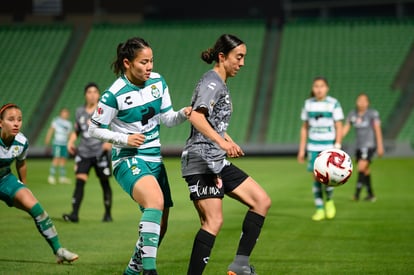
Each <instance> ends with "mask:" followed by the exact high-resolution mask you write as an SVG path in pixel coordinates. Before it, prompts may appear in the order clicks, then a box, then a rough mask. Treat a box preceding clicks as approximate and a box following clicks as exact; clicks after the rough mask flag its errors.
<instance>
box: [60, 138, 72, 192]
mask: <svg viewBox="0 0 414 275" xmlns="http://www.w3.org/2000/svg"><path fill="white" fill-rule="evenodd" d="M67 158H68V149H67V148H66V146H60V155H59V158H58V165H59V183H64V184H70V180H69V179H68V178H67V176H66V160H67Z"/></svg>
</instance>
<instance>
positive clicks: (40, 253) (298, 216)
mask: <svg viewBox="0 0 414 275" xmlns="http://www.w3.org/2000/svg"><path fill="white" fill-rule="evenodd" d="M233 162H234V163H235V164H237V165H238V166H239V167H241V168H242V169H244V170H245V171H247V172H248V173H249V174H250V175H251V176H253V178H255V179H256V181H258V182H259V183H260V184H261V185H262V186H263V187H264V188H265V189H266V190H267V191H268V193H269V194H270V196H271V197H272V202H273V204H272V207H271V209H270V212H269V214H268V217H267V218H266V221H265V225H264V227H263V230H262V234H261V235H260V238H259V240H258V243H257V245H256V247H255V250H254V251H253V254H252V255H251V263H252V264H253V265H254V266H255V267H256V271H257V273H258V274H260V275H273V274H413V273H414V261H413V259H414V199H413V194H414V184H413V176H414V172H413V167H414V159H408V158H405V159H394V158H392V159H391V158H384V159H375V160H374V162H373V164H372V180H373V186H374V190H375V191H376V195H377V198H378V200H377V202H375V203H369V202H364V201H360V202H352V201H350V198H351V196H352V193H353V190H354V187H355V181H356V174H357V173H354V174H353V175H352V177H351V179H350V180H349V182H348V183H346V184H345V185H343V186H340V187H337V188H336V189H335V194H334V196H335V197H334V198H335V202H336V206H337V216H336V218H335V219H334V220H331V221H322V222H313V221H312V220H311V215H312V214H313V211H314V206H313V196H312V192H311V177H310V174H309V173H308V172H306V169H305V165H302V164H298V163H297V162H296V159H295V158H289V157H286V158H272V157H263V158H257V157H244V158H242V159H237V160H234V161H233ZM49 163H50V160H38V159H30V160H28V184H29V186H30V188H31V190H32V191H33V192H34V194H35V196H36V197H37V198H38V199H39V200H40V202H41V203H42V205H43V206H44V208H45V209H46V210H47V212H48V213H49V215H50V216H51V217H52V219H53V221H54V224H55V226H56V228H57V230H58V233H59V236H60V239H61V242H62V244H63V246H64V247H67V248H69V249H71V250H73V251H75V252H77V253H78V254H79V255H80V258H79V260H78V261H76V262H74V263H73V264H70V265H69V264H65V265H58V264H56V263H55V259H54V256H53V255H52V253H51V250H50V248H49V247H48V245H47V244H46V242H45V241H44V240H43V238H42V237H41V236H40V235H39V233H38V232H37V230H36V228H35V226H34V224H33V221H32V220H31V218H30V217H29V216H28V214H26V213H25V212H23V211H20V210H16V209H15V208H8V207H7V206H6V205H5V204H4V203H1V206H0V220H1V223H0V274H82V275H83V274H122V271H123V269H124V268H125V265H126V264H127V262H128V260H129V257H130V255H131V253H132V250H133V247H134V245H135V242H136V239H137V231H138V230H137V225H138V221H139V217H140V215H141V213H140V211H139V209H138V207H137V206H136V204H134V203H133V202H132V200H131V199H130V198H129V197H128V196H127V195H126V193H124V192H123V191H122V190H121V188H120V187H119V186H118V184H117V183H116V182H115V180H114V179H113V178H112V179H111V186H112V190H113V193H114V202H113V218H114V221H113V222H112V223H102V222H101V218H102V215H103V203H102V191H101V189H100V186H99V184H98V182H97V179H96V176H95V174H94V173H93V172H92V173H91V176H90V180H89V182H88V183H87V185H86V189H85V196H84V201H83V204H82V206H81V211H80V222H79V223H78V224H71V223H65V222H64V221H63V220H62V218H61V215H62V213H64V212H68V211H70V201H71V196H72V192H73V188H74V184H70V185H61V184H57V185H55V186H53V185H49V184H48V183H47V182H46V178H47V173H48V168H49ZM165 163H166V167H167V169H168V172H169V178H170V183H171V187H172V193H173V198H174V203H175V205H174V207H173V208H172V209H171V214H170V223H169V229H168V232H167V235H166V237H165V239H164V241H163V243H162V245H161V247H160V249H159V254H158V271H159V274H162V275H183V274H186V270H187V264H188V258H189V255H190V252H191V247H192V243H193V237H194V235H195V233H196V231H197V230H198V228H199V222H198V218H197V216H196V212H195V210H194V208H193V206H192V203H191V202H190V201H189V199H188V191H187V188H186V184H185V182H184V181H183V180H182V179H181V177H180V161H179V159H178V158H166V159H165ZM72 169H73V162H72V161H70V162H69V163H68V172H69V175H70V176H71V177H72V178H73V172H72V171H73V170H72ZM364 195H365V194H362V196H364ZM245 212H246V208H245V206H243V205H241V204H240V203H237V202H235V201H233V200H231V199H229V198H227V197H226V198H225V199H224V215H225V222H224V225H223V227H222V230H221V232H220V234H219V235H218V237H217V239H216V243H215V247H214V248H213V251H212V254H211V257H210V262H209V264H208V265H207V267H206V269H205V274H206V275H209V274H211V275H216V274H223V275H224V274H225V272H226V267H227V265H228V264H229V263H230V262H231V260H232V258H233V256H234V253H235V250H236V246H237V242H238V239H239V236H240V228H241V222H242V219H243V217H244V214H245Z"/></svg>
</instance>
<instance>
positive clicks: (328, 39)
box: [267, 19, 414, 143]
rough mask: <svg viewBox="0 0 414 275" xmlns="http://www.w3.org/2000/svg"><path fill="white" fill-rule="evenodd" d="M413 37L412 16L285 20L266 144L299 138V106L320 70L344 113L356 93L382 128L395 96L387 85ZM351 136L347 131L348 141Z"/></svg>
mask: <svg viewBox="0 0 414 275" xmlns="http://www.w3.org/2000/svg"><path fill="white" fill-rule="evenodd" d="M413 41H414V23H413V21H399V20H379V19H366V20H335V21H328V22H317V21H299V22H291V23H287V24H286V25H285V26H284V29H283V39H282V46H281V52H280V59H279V63H278V70H277V72H278V74H277V78H276V85H275V87H274V96H273V104H272V110H271V115H270V117H271V119H272V121H271V122H270V124H269V131H268V132H267V142H268V143H297V142H298V141H299V128H300V124H301V122H300V110H301V107H302V104H303V101H304V99H305V98H306V97H308V96H309V93H310V88H311V85H312V78H313V77H314V76H318V75H324V76H326V77H327V78H328V80H329V81H330V95H332V96H334V97H336V98H338V99H339V100H340V102H341V104H342V107H343V109H344V112H345V115H346V113H347V112H348V111H350V110H351V109H352V108H353V106H354V101H355V97H356V95H357V94H358V93H360V92H365V93H367V94H368V95H369V96H370V98H371V103H372V106H373V107H375V108H377V109H378V110H379V111H380V113H381V118H382V120H383V127H386V126H387V118H388V117H389V115H390V113H391V112H392V111H393V108H394V103H395V102H396V100H397V98H398V97H399V93H398V91H393V90H392V89H391V84H392V82H393V79H394V77H395V74H396V73H397V72H398V69H399V66H400V64H401V63H402V62H403V61H404V58H405V56H406V55H407V53H408V51H409V49H410V47H411V44H412V43H413ZM350 139H352V134H351V135H350V136H349V137H348V139H347V140H348V141H349V140H350Z"/></svg>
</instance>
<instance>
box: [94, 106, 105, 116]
mask: <svg viewBox="0 0 414 275" xmlns="http://www.w3.org/2000/svg"><path fill="white" fill-rule="evenodd" d="M96 113H97V114H98V115H102V114H103V113H104V110H103V109H102V108H101V107H98V109H96Z"/></svg>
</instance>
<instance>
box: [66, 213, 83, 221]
mask: <svg viewBox="0 0 414 275" xmlns="http://www.w3.org/2000/svg"><path fill="white" fill-rule="evenodd" d="M62 218H63V219H64V220H65V221H67V222H79V218H78V216H75V215H73V214H63V215H62Z"/></svg>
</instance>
